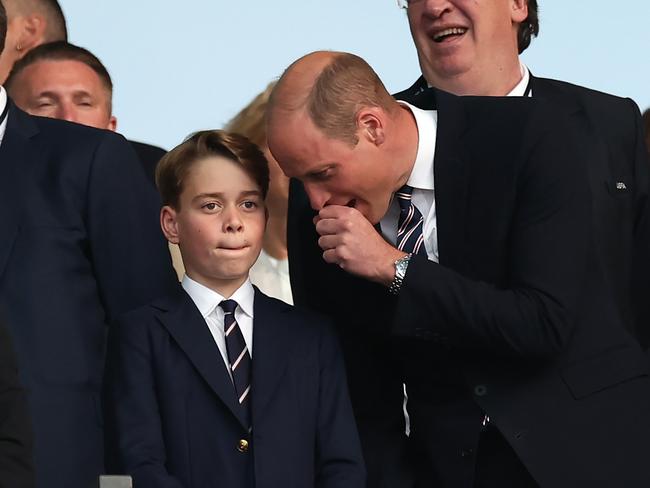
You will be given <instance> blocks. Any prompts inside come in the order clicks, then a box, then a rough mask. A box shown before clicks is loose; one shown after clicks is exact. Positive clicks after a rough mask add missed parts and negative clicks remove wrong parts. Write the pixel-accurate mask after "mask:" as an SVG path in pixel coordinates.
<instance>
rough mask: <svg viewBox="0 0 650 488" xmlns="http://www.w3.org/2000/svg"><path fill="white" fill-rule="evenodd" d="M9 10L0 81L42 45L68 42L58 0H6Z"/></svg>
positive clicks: (1, 56) (1, 59) (4, 1)
mask: <svg viewBox="0 0 650 488" xmlns="http://www.w3.org/2000/svg"><path fill="white" fill-rule="evenodd" d="M3 3H4V5H5V9H6V11H7V18H8V24H7V40H6V48H5V50H4V51H3V52H2V55H0V83H4V81H5V80H6V79H7V76H9V72H10V71H11V67H12V66H13V65H14V63H15V62H16V61H18V60H19V59H20V58H22V57H23V56H24V55H25V54H26V53H28V52H29V51H30V50H31V49H33V48H35V47H36V46H38V45H40V44H44V43H46V42H53V41H65V40H67V38H68V30H67V27H66V23H65V17H64V16H63V11H62V10H61V6H60V5H59V2H57V1H56V0H3Z"/></svg>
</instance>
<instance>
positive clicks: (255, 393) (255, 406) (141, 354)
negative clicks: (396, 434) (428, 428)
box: [105, 287, 365, 488]
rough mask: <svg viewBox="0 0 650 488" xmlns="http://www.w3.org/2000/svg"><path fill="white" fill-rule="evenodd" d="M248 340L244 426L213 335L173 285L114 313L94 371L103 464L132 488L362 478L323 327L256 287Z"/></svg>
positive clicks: (342, 483)
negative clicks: (98, 378) (101, 393)
mask: <svg viewBox="0 0 650 488" xmlns="http://www.w3.org/2000/svg"><path fill="white" fill-rule="evenodd" d="M253 344H254V347H253V369H252V378H253V380H252V389H251V395H252V397H251V401H252V422H253V430H252V433H251V434H249V432H248V429H247V425H246V424H245V423H244V422H243V420H242V412H241V411H240V409H239V408H240V406H239V404H238V403H237V400H236V396H235V391H234V387H233V385H232V382H231V380H230V377H229V376H228V372H227V370H226V366H225V365H224V363H223V361H222V358H221V355H220V353H219V350H218V348H217V346H216V344H215V343H214V339H213V338H212V335H211V334H210V331H209V329H208V327H207V325H206V323H205V320H204V319H203V317H202V316H201V314H200V313H199V311H198V309H197V308H196V306H195V305H194V302H193V301H192V299H191V298H190V297H189V295H187V293H185V291H184V290H182V288H180V287H179V289H178V291H177V292H176V293H175V294H173V295H172V296H170V297H167V298H164V299H160V300H157V301H154V302H153V303H152V304H151V305H149V306H146V307H144V308H141V309H139V310H137V311H135V312H133V313H130V314H128V315H126V316H125V317H123V318H122V319H121V320H120V321H119V322H118V323H117V325H116V326H115V327H114V328H113V329H112V330H111V335H110V339H109V351H108V358H107V366H106V376H105V386H106V399H105V412H106V423H107V426H108V427H109V429H108V430H107V432H111V433H112V434H114V435H112V436H111V437H107V453H109V454H110V455H112V456H113V461H112V462H111V465H112V466H111V467H112V469H113V470H114V471H116V472H118V473H120V472H121V473H128V474H130V475H132V476H133V479H134V485H135V486H138V487H141V488H167V487H169V488H171V487H175V488H176V487H181V486H182V487H184V488H192V487H196V488H198V487H206V486H224V487H226V486H227V487H228V488H240V487H241V488H243V487H246V488H252V487H254V486H255V487H257V488H264V487H268V488H277V487H282V488H308V487H323V488H325V487H328V488H329V487H341V488H343V487H350V488H353V487H354V488H360V487H362V486H364V480H365V476H364V468H363V460H362V458H361V448H360V446H359V440H358V436H357V432H356V427H355V424H354V419H353V416H352V412H351V408H350V401H349V398H348V393H347V386H346V382H345V370H344V366H343V361H342V358H341V354H340V351H339V348H338V345H337V343H336V339H335V337H334V335H333V333H332V332H331V331H330V329H329V328H328V327H326V326H325V324H324V323H323V322H322V321H321V319H318V318H316V317H315V316H313V315H311V314H307V313H305V312H301V311H299V310H298V309H295V308H293V307H291V306H289V305H287V304H285V303H283V302H281V301H279V300H275V299H273V298H269V297H267V296H266V295H264V294H262V293H261V292H259V290H256V291H255V304H254V327H253ZM242 439H244V440H246V441H247V442H249V449H248V451H247V452H241V451H240V450H239V449H238V446H239V443H240V440H242ZM107 462H108V460H107Z"/></svg>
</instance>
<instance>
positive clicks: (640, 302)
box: [395, 75, 650, 348]
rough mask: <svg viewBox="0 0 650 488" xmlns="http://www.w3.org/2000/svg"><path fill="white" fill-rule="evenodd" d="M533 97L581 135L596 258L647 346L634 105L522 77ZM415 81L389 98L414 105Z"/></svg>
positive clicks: (649, 236)
mask: <svg viewBox="0 0 650 488" xmlns="http://www.w3.org/2000/svg"><path fill="white" fill-rule="evenodd" d="M530 87H531V90H532V96H533V98H534V99H537V100H541V101H543V103H548V104H549V105H553V106H554V107H556V108H557V110H558V111H560V112H562V113H564V114H565V115H567V116H568V117H569V122H570V125H571V130H572V131H574V132H575V133H576V134H580V135H581V136H582V137H583V141H584V142H583V145H582V147H581V148H580V150H581V152H582V156H583V157H584V159H585V161H586V162H587V167H586V171H585V177H586V178H587V180H588V181H589V184H590V187H591V197H592V206H593V207H592V213H593V221H594V226H595V232H596V234H595V238H596V239H595V241H596V244H595V245H596V246H597V250H598V256H599V259H600V262H601V265H602V267H603V271H604V273H605V279H606V282H607V286H608V287H609V289H610V292H611V293H612V295H613V297H614V299H615V302H616V305H617V309H618V312H619V313H620V316H621V318H622V320H623V323H624V325H625V327H626V328H627V329H628V330H629V331H630V332H632V334H633V335H634V336H635V337H636V338H637V339H638V340H639V342H640V343H641V345H642V346H643V347H645V348H647V347H650V300H649V299H648V296H650V161H649V160H648V154H647V150H646V147H645V143H644V137H643V123H642V120H641V114H640V113H639V108H638V107H637V105H636V104H635V103H634V101H632V100H630V99H629V98H620V97H616V96H613V95H609V94H607V93H602V92H598V91H595V90H590V89H588V88H585V87H582V86H577V85H573V84H570V83H566V82H563V81H558V80H551V79H547V78H538V77H536V76H532V75H531V78H530ZM424 88H426V82H425V80H424V78H422V77H421V78H419V79H418V80H417V81H416V82H415V83H414V84H413V86H411V87H410V88H409V89H407V90H405V91H403V92H400V93H398V94H396V95H395V97H396V98H398V99H402V100H406V101H412V102H414V103H416V104H417V98H418V93H421V92H422V90H423V89H424Z"/></svg>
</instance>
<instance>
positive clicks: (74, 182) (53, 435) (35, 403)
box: [0, 8, 177, 488]
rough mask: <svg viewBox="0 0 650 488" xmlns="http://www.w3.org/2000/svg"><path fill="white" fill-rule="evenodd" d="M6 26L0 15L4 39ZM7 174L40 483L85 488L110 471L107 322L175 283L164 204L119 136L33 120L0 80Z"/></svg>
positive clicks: (10, 248)
mask: <svg viewBox="0 0 650 488" xmlns="http://www.w3.org/2000/svg"><path fill="white" fill-rule="evenodd" d="M6 29H7V24H6V16H5V14H4V8H0V39H4V37H5V34H6ZM1 47H2V45H0V48H1ZM0 53H1V51H0ZM0 174H1V175H2V178H0V224H1V225H2V233H0V305H1V306H2V308H3V312H5V317H6V320H7V327H8V328H9V332H10V334H11V338H12V341H13V345H14V348H15V351H16V357H17V359H18V366H19V372H20V379H21V383H22V384H23V385H24V386H25V389H26V390H27V393H28V404H29V412H30V414H31V417H32V421H33V427H34V466H35V471H36V480H37V484H38V486H39V487H44V488H88V487H89V486H92V485H93V484H95V483H96V482H97V476H98V475H99V474H101V473H102V471H103V432H102V424H101V410H100V408H99V396H100V386H101V380H102V374H103V367H104V349H105V340H106V331H107V326H108V324H109V323H110V322H111V321H112V320H113V318H115V317H116V316H117V315H119V314H121V313H123V312H126V311H128V310H130V309H132V308H135V307H137V306H138V305H141V304H143V303H145V302H147V301H149V300H150V299H152V298H153V297H155V296H158V295H160V294H163V293H166V292H167V291H169V290H172V289H174V288H175V286H177V284H176V283H175V281H176V280H175V277H174V274H173V271H172V268H171V266H170V260H169V257H168V254H167V250H166V249H167V248H166V246H165V242H164V240H163V237H162V234H161V232H160V229H159V227H158V210H159V199H158V198H157V196H156V194H155V193H154V191H153V188H152V187H151V185H150V184H149V183H148V182H147V180H146V178H145V176H144V173H143V172H142V170H141V169H140V168H139V167H138V162H137V158H136V156H135V153H134V152H133V149H132V148H131V147H130V145H129V144H128V143H127V142H126V140H125V139H124V138H123V137H122V136H119V135H117V134H114V133H113V132H109V131H106V130H97V129H94V128H90V127H84V126H82V125H79V124H72V123H69V122H65V121H60V120H53V119H48V118H43V117H33V116H31V115H28V114H26V113H24V112H23V111H21V110H20V109H19V108H18V107H16V106H15V104H14V103H13V102H12V101H11V99H10V98H8V97H7V94H6V91H5V89H4V88H3V87H2V85H0ZM2 481H4V478H3V477H1V476H0V482H2ZM11 486H12V488H13V486H16V485H11Z"/></svg>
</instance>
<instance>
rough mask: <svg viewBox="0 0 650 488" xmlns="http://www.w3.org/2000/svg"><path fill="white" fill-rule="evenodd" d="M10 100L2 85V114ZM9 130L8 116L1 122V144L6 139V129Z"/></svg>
mask: <svg viewBox="0 0 650 488" xmlns="http://www.w3.org/2000/svg"><path fill="white" fill-rule="evenodd" d="M8 103H9V101H8V100H7V92H6V91H5V89H4V88H3V87H2V85H0V114H2V113H3V112H4V110H5V107H6V106H7V104H8ZM6 130H7V118H5V119H4V121H2V123H0V144H2V140H3V139H4V136H5V131H6Z"/></svg>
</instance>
